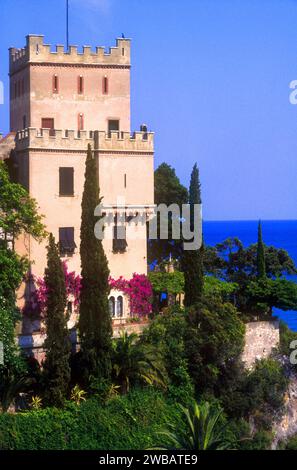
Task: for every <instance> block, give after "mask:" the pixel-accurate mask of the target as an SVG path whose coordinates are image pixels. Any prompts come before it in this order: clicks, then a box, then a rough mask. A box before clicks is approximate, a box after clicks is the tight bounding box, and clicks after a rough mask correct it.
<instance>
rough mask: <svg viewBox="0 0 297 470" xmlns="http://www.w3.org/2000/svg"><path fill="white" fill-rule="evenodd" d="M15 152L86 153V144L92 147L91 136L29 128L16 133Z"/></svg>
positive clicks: (92, 140) (92, 139)
mask: <svg viewBox="0 0 297 470" xmlns="http://www.w3.org/2000/svg"><path fill="white" fill-rule="evenodd" d="M15 143H16V150H17V151H23V150H27V149H28V150H37V149H38V150H39V149H40V150H48V151H51V150H56V151H57V150H63V151H65V150H77V151H86V150H87V147H88V144H91V146H92V148H93V147H94V137H93V134H92V133H90V132H87V131H80V132H77V131H74V130H67V131H65V130H63V131H62V130H58V129H57V130H54V131H53V130H51V129H35V128H32V127H29V128H28V129H24V130H22V131H19V132H17V134H16V138H15Z"/></svg>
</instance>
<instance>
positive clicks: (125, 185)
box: [124, 173, 127, 188]
mask: <svg viewBox="0 0 297 470" xmlns="http://www.w3.org/2000/svg"><path fill="white" fill-rule="evenodd" d="M124 188H127V175H126V173H125V174H124Z"/></svg>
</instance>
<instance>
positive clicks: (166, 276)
mask: <svg viewBox="0 0 297 470" xmlns="http://www.w3.org/2000/svg"><path fill="white" fill-rule="evenodd" d="M148 278H149V280H150V282H151V284H152V287H153V291H154V292H156V293H158V294H159V293H161V292H167V293H168V294H174V295H177V294H180V293H182V292H184V284H185V281H184V273H182V272H181V271H174V272H172V273H167V272H155V271H153V272H150V273H149V274H148ZM237 288H238V285H237V284H236V283H233V282H225V281H222V280H220V279H217V278H216V277H214V276H205V277H204V283H203V289H204V295H205V296H206V297H209V296H210V297H211V296H214V295H216V296H220V297H221V298H222V299H223V300H225V301H228V300H230V299H232V297H233V294H234V293H235V292H236V289H237Z"/></svg>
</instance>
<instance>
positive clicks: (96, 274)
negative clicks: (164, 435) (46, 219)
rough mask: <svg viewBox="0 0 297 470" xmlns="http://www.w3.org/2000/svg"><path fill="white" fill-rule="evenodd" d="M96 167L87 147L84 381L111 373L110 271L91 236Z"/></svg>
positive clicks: (82, 323) (96, 201)
mask: <svg viewBox="0 0 297 470" xmlns="http://www.w3.org/2000/svg"><path fill="white" fill-rule="evenodd" d="M97 174H98V171H97V165H96V160H95V157H94V156H93V153H92V149H91V146H90V145H89V146H88V153H87V159H86V170H85V184H84V192H83V198H82V215H81V232H80V237H81V243H80V256H81V276H82V281H81V294H80V317H79V334H80V340H81V352H82V360H83V361H82V363H83V367H84V369H85V370H84V373H85V377H84V379H85V380H87V379H88V378H89V377H90V376H94V377H97V378H100V377H105V378H106V377H108V376H109V375H110V371H111V348H112V342H111V338H112V323H111V316H110V313H109V307H108V294H109V283H108V278H109V269H108V262H107V258H106V256H105V253H104V249H103V246H102V241H101V240H98V239H97V238H96V237H95V235H94V227H95V223H96V222H97V220H98V218H97V217H95V216H94V210H95V208H96V206H97V205H98V204H99V203H100V202H101V199H100V198H99V187H98V179H97Z"/></svg>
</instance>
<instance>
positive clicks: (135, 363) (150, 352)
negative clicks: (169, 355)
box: [113, 331, 166, 394]
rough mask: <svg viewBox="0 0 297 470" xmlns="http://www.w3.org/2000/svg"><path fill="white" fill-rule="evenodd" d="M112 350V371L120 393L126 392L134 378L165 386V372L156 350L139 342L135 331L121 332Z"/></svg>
mask: <svg viewBox="0 0 297 470" xmlns="http://www.w3.org/2000/svg"><path fill="white" fill-rule="evenodd" d="M113 350H114V360H113V364H114V365H113V371H114V373H115V376H116V379H117V380H118V382H119V384H120V387H121V393H122V394H126V393H128V392H129V390H130V384H131V382H132V381H136V380H140V381H142V382H145V383H147V384H150V385H152V384H157V385H160V386H162V387H165V384H164V376H165V374H166V372H165V370H164V367H163V364H162V361H161V359H160V355H159V353H158V351H157V350H156V349H155V348H153V347H152V346H149V345H143V344H141V343H140V342H139V341H138V336H137V334H136V333H131V334H129V333H127V332H126V331H124V332H122V333H121V335H120V338H118V339H116V340H114V341H113Z"/></svg>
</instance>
